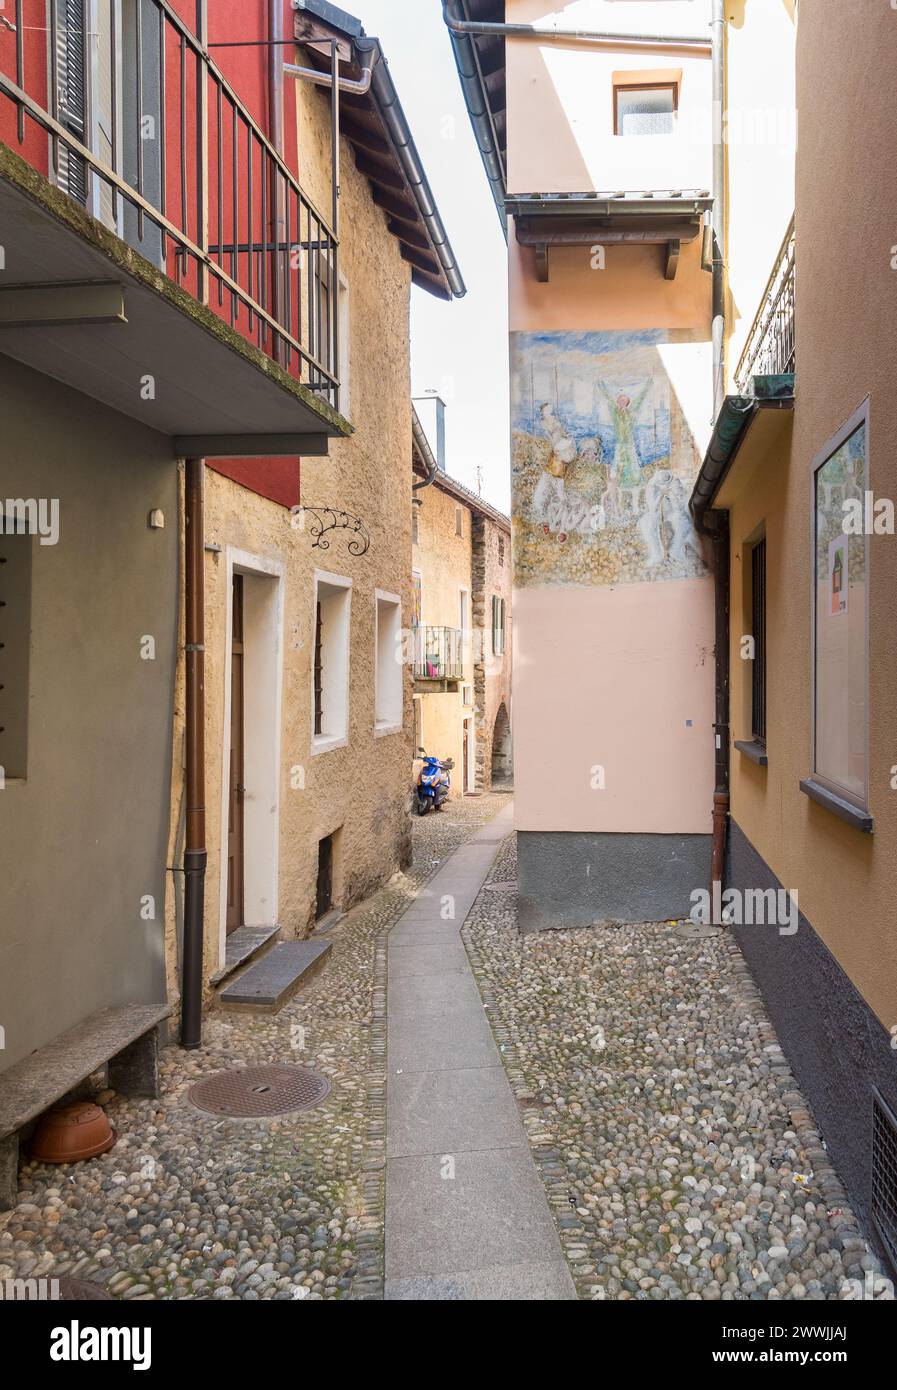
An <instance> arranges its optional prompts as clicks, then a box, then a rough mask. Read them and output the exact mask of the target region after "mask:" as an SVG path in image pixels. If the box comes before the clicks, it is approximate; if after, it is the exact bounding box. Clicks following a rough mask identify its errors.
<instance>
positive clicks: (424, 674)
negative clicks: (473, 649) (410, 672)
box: [414, 625, 464, 681]
mask: <svg viewBox="0 0 897 1390" xmlns="http://www.w3.org/2000/svg"><path fill="white" fill-rule="evenodd" d="M463 675H464V651H463V634H462V632H461V629H460V628H457V627H429V626H427V625H422V626H421V627H418V628H415V630H414V678H415V680H423V681H440V680H442V681H444V680H449V681H452V680H455V681H458V680H461V678H462V676H463Z"/></svg>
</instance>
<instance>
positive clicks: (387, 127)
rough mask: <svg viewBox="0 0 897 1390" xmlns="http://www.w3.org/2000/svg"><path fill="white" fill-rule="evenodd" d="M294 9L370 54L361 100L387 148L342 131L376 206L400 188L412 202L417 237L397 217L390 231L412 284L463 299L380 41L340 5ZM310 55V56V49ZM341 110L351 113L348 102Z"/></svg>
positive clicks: (320, 1) (300, 36) (309, 3)
mask: <svg viewBox="0 0 897 1390" xmlns="http://www.w3.org/2000/svg"><path fill="white" fill-rule="evenodd" d="M294 8H295V10H296V11H297V23H298V22H299V20H298V16H299V15H301V14H305V15H307V16H308V15H310V16H313V17H314V18H315V19H318V20H320V21H321V22H322V23H323V24H326V25H328V26H329V28H330V30H332V31H334V32H339V33H342V34H344V35H346V36H347V37H348V38H349V39H351V41H352V45H353V47H354V48H355V49H356V50H358V51H359V52H362V53H370V52H373V54H374V71H373V78H372V81H371V87H370V92H369V95H368V96H366V97H364V98H361V99H360V100H361V101H362V102H364V103H365V104H368V103H369V104H370V106H371V107H373V109H374V111H375V112H376V117H375V119H376V120H377V121H378V122H379V124H380V126H381V128H382V130H383V131H384V132H385V139H386V141H387V142H388V146H389V148H388V151H385V152H384V153H383V154H382V155H377V156H374V155H372V154H371V152H370V150H369V149H365V147H364V145H363V144H362V145H359V144H358V143H357V142H356V141H354V140H353V136H352V132H351V130H349V131H347V132H346V139H347V140H348V141H349V143H350V144H351V145H352V147H353V149H354V150H355V154H356V161H357V163H358V165H359V168H360V170H361V172H362V173H363V174H365V176H366V177H367V178H368V179H369V181H370V182H371V187H372V189H373V190H374V193H375V201H376V200H377V195H378V193H379V195H380V196H381V197H383V196H385V197H387V199H388V198H389V196H390V195H392V196H393V197H394V196H395V193H396V191H397V190H399V189H401V191H402V195H403V196H407V198H409V199H410V200H411V202H412V203H413V210H412V208H411V207H410V206H409V208H408V212H407V213H405V214H404V218H405V220H406V221H412V226H414V227H417V228H419V231H418V233H417V235H416V236H413V235H410V234H409V233H408V231H407V229H406V228H405V227H403V225H402V218H401V217H400V218H399V220H398V221H396V220H395V213H394V214H393V218H392V219H390V222H389V230H390V233H391V235H393V236H394V237H395V238H396V240H397V241H398V242H399V244H400V246H401V250H402V256H403V258H404V259H405V260H406V261H408V262H409V264H410V265H411V267H412V279H413V280H414V282H415V284H417V285H420V286H421V287H422V288H423V289H426V290H429V291H430V293H432V294H436V295H439V296H440V297H441V298H444V299H452V298H457V299H460V298H462V297H463V296H464V295H465V294H466V293H467V288H466V286H465V284H464V279H463V277H462V275H461V271H460V269H459V267H458V263H457V259H456V257H455V253H454V251H453V249H452V245H451V242H450V241H449V238H448V234H447V232H446V230H445V226H444V224H443V221H442V218H441V216H440V213H439V209H438V207H437V205H436V200H435V198H434V197H433V193H432V190H431V188H430V184H429V181H428V179H427V176H426V173H425V171H424V167H423V164H422V162H421V159H420V156H419V154H418V152H417V147H416V145H415V143H414V138H413V136H412V134H411V130H410V127H409V125H408V121H407V119H406V117H405V113H404V110H403V109H402V104H401V101H400V100H399V96H398V92H397V91H396V88H395V84H394V83H393V80H392V76H391V74H390V71H389V64H388V62H387V60H386V56H385V54H384V52H383V48H382V46H381V44H380V41H379V39H376V38H370V37H368V35H366V34H365V31H364V28H363V26H362V25H361V23H360V21H359V20H357V19H356V18H355V17H354V16H353V15H350V14H348V13H347V12H346V11H345V10H342V9H340V8H339V7H338V6H336V5H332V4H330V3H329V0H294ZM296 37H297V42H299V43H304V44H305V45H306V46H308V44H309V38H308V35H307V34H306V33H302V32H301V31H300V30H298V29H297V35H296ZM310 51H311V52H314V50H313V49H312V50H310ZM320 61H321V60H320V55H317V57H316V62H320ZM345 109H346V110H351V109H352V108H351V106H350V103H349V102H348V101H347V103H346V106H345ZM378 160H382V161H384V162H388V163H389V164H393V165H394V166H395V168H396V172H395V173H394V174H393V173H392V172H391V171H390V170H388V169H382V168H380V167H378V163H377V161H378ZM409 214H410V217H409ZM412 219H413V220H412ZM421 239H423V240H424V241H425V243H426V246H425V248H421V246H420V241H421Z"/></svg>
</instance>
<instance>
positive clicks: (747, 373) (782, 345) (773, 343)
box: [735, 217, 794, 392]
mask: <svg viewBox="0 0 897 1390" xmlns="http://www.w3.org/2000/svg"><path fill="white" fill-rule="evenodd" d="M793 371H794V218H793V217H792V219H791V224H790V226H789V228H788V231H787V233H786V235H785V240H784V241H783V242H782V246H781V249H780V251H779V254H778V256H777V257H776V263H775V265H774V267H773V271H772V274H771V275H770V277H769V282H768V284H767V286H766V289H765V291H764V294H763V298H762V299H761V301H760V308H759V309H758V310H757V316H756V318H755V319H754V322H753V324H752V325H751V331H750V333H749V334H748V337H747V342H746V343H745V347H744V352H743V353H742V354H741V361H740V362H739V363H738V368H737V370H736V372H735V383H736V385H737V387H738V390H739V391H741V392H744V391H745V390H747V389H748V388H749V385H750V378H751V377H753V376H779V375H781V374H782V373H785V372H793Z"/></svg>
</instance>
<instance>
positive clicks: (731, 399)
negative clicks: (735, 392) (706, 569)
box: [688, 375, 794, 536]
mask: <svg viewBox="0 0 897 1390" xmlns="http://www.w3.org/2000/svg"><path fill="white" fill-rule="evenodd" d="M753 381H754V390H755V394H754V395H752V396H725V397H724V398H723V403H722V406H721V407H720V411H719V414H718V415H717V417H716V423H715V425H714V426H713V434H712V436H711V438H710V443H709V445H708V447H707V453H706V454H705V456H704V462H703V463H702V464H701V471H700V472H699V473H698V476H697V479H696V481H695V485H694V489H693V490H692V494H691V498H690V500H689V504H688V509H689V511H690V512H691V515H692V518H693V520H694V523H695V526H696V527H697V529H698V530H699V531H700V532H702V533H703V535H705V536H713V535H715V534H716V529H717V528H716V526H715V525H714V524H712V523H713V522H715V520H716V518H713V517H708V516H707V513H708V512H710V511H711V509H712V508H713V506H714V504H715V502H716V498H717V494H718V493H719V490H720V488H721V487H722V485H723V483H724V482H725V479H726V477H727V475H728V473H729V470H730V469H731V467H732V464H733V463H734V462H735V459H736V458H737V456H738V451H739V449H740V448H741V446H742V444H743V443H744V440H745V437H746V435H747V433H748V430H749V429H750V427H751V425H752V424H753V422H754V419H755V417H756V416H757V415H758V414H759V412H760V411H761V410H793V409H794V377H793V376H790V375H788V376H778V377H754V379H753ZM770 392H775V393H776V394H770Z"/></svg>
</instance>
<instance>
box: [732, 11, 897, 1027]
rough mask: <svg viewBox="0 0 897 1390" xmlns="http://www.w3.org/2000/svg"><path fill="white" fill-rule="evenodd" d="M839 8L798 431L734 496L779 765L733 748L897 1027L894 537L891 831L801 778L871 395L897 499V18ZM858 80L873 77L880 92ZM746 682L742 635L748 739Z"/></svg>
mask: <svg viewBox="0 0 897 1390" xmlns="http://www.w3.org/2000/svg"><path fill="white" fill-rule="evenodd" d="M824 8H825V24H824V26H823V25H822V24H817V25H814V24H812V23H811V22H810V21H809V20H808V17H807V14H804V13H802V16H801V22H802V24H803V26H804V28H803V30H802V34H801V42H800V45H799V50H798V52H799V63H798V75H797V76H798V87H797V90H798V98H799V103H800V107H801V109H802V110H807V111H808V112H809V111H812V112H813V119H812V120H810V119H806V120H804V121H803V123H802V126H801V147H800V159H799V162H798V178H797V222H796V236H797V265H798V270H797V285H798V291H797V335H796V336H797V389H796V407H795V412H794V427H793V437H792V439H791V441H790V445H789V442H788V441H787V440H786V441H785V442H784V443H783V444H781V445H780V446H779V447H778V448H777V449H776V450H774V451H770V452H769V454H768V456H767V457H766V459H765V460H764V461H763V462H762V465H758V466H757V468H756V469H755V470H754V471H752V472H751V473H750V474H749V475H748V474H745V475H744V476H742V475H741V474H740V473H738V472H737V471H736V472H733V475H732V478H731V481H730V482H729V483H728V484H727V485H726V488H725V491H724V492H723V494H721V503H722V504H723V505H729V506H731V512H730V518H731V535H732V555H733V560H732V585H733V588H732V613H733V636H734V632H735V615H742V621H744V618H743V614H744V612H745V601H746V600H745V597H744V595H743V589H742V572H741V565H742V551H741V545H742V542H743V540H744V539H745V538H746V537H749V536H750V535H751V534H752V532H753V530H754V528H755V527H756V526H757V525H758V524H759V523H760V522H761V521H763V520H765V522H766V527H767V537H768V539H767V584H768V600H767V624H768V652H769V655H768V662H769V666H768V672H769V677H768V679H769V683H768V740H767V742H768V753H769V767H768V768H767V769H765V770H764V769H761V768H757V767H755V766H754V765H753V764H749V763H748V760H747V759H746V758H744V757H742V756H741V755H740V754H739V753H737V752H733V765H732V816H733V818H734V819H735V821H737V823H738V825H739V826H740V827H741V829H742V830H743V831H744V833H745V835H746V836H747V837H748V839H749V840H750V841H751V843H752V844H753V845H754V847H755V849H756V850H757V851H758V853H759V854H760V855H761V856H762V857H763V859H764V860H765V861H766V863H767V864H768V865H769V866H770V868H771V869H772V870H773V872H774V873H775V874H776V876H777V877H778V879H779V880H780V881H781V883H782V884H783V885H784V886H785V887H786V888H789V889H793V888H797V889H798V891H799V903H800V909H801V911H802V912H803V913H804V915H805V916H806V917H807V919H808V920H809V921H810V923H811V924H812V926H813V927H814V928H815V930H816V931H817V932H818V934H819V935H820V936H821V937H822V939H823V941H824V942H825V944H826V945H827V946H828V948H829V950H830V951H831V952H832V954H833V955H834V956H835V958H836V959H837V960H838V962H839V963H840V965H841V966H842V968H843V969H844V970H845V971H846V973H847V974H848V975H849V976H850V978H851V979H852V980H853V982H854V984H855V985H856V987H857V988H858V990H859V991H860V993H861V994H862V995H863V996H864V998H865V999H866V1000H867V1001H868V1003H869V1004H870V1006H871V1008H872V1009H873V1010H874V1011H875V1012H876V1014H877V1015H878V1017H879V1018H880V1020H881V1022H882V1024H883V1025H884V1027H885V1028H886V1029H891V1028H893V1027H894V1026H895V1025H897V909H895V905H894V885H895V881H897V790H895V788H894V780H895V767H897V732H895V731H897V623H895V617H894V613H895V595H897V545H895V538H894V537H893V536H891V535H881V536H877V535H873V536H871V537H870V568H869V575H870V588H869V655H870V661H869V773H870V791H869V810H870V811H871V813H872V816H873V818H874V834H872V835H868V834H863V833H861V832H860V831H858V830H856V829H854V828H852V827H851V826H850V825H848V824H847V823H846V822H844V821H841V820H839V819H838V818H837V817H836V816H834V815H833V814H831V813H830V812H829V811H827V810H826V809H824V808H823V807H822V806H820V805H817V804H816V803H814V802H812V801H810V800H809V799H808V798H807V797H806V796H805V795H804V794H803V793H802V792H801V791H800V787H799V783H800V780H801V779H802V778H806V777H808V776H809V774H810V770H811V729H812V701H811V690H812V685H811V679H812V664H811V663H812V656H811V593H810V585H811V561H812V549H811V512H810V504H811V470H812V461H813V459H814V457H815V456H816V454H817V453H818V451H819V450H820V449H821V448H822V447H823V445H825V443H826V442H827V441H828V440H829V439H830V438H831V437H832V436H833V435H834V434H835V433H836V432H837V430H838V429H839V428H840V427H841V426H842V425H843V424H844V423H845V422H846V421H847V420H848V419H850V417H851V416H852V414H853V413H854V411H856V410H857V408H858V407H859V406H860V405H861V404H862V402H863V401H864V400H865V398H866V397H867V396H868V398H869V402H870V405H869V410H870V416H869V440H870V448H869V486H870V487H871V489H872V492H873V494H874V496H875V497H876V498H881V497H890V498H893V497H894V486H895V465H894V459H895V457H897V401H895V396H894V389H893V341H894V329H893V325H894V304H895V298H894V296H895V271H894V269H893V268H892V265H891V255H892V252H891V247H893V245H894V243H895V241H897V237H895V235H894V228H895V226H897V144H895V141H894V139H893V132H892V127H893V120H892V115H893V112H892V91H891V87H890V84H889V82H888V81H887V80H885V73H886V71H887V68H886V60H885V56H884V55H886V54H888V53H889V52H890V51H892V50H893V43H894V14H893V12H892V11H891V10H890V8H889V7H881V9H878V8H876V7H874V6H873V7H868V6H866V5H861V4H859V3H854V2H853V0H850V3H844V4H841V3H839V4H837V5H834V4H833V5H826V6H825V7H824ZM808 13H809V14H812V13H813V9H812V7H810V9H809V11H808ZM833 53H840V54H845V55H846V54H849V55H850V61H849V62H844V63H840V64H838V63H834V64H833V63H832V61H831V59H832V54H833ZM858 73H865V74H867V77H866V79H864V81H863V83H862V88H860V87H859V86H858V78H857V74H858ZM820 91H824V92H825V97H826V100H825V103H824V107H820V104H819V102H818V94H819V92H820ZM860 95H861V96H862V112H861V113H860V110H859V108H858V105H857V103H858V101H859V99H860ZM854 112H855V113H856V118H855V119H849V116H850V114H851V113H854ZM832 209H836V210H837V212H836V215H834V216H833V215H832ZM857 209H862V215H861V216H860V214H859V213H858V212H857ZM744 630H746V631H749V628H746V629H744ZM745 679H746V675H745V672H744V670H743V667H742V663H741V662H740V660H739V657H738V654H737V651H736V650H734V643H733V659H732V686H733V701H732V709H733V725H734V726H735V727H734V731H733V732H734V735H735V737H738V736H744V728H745V723H744V721H745V709H746V706H745V695H744V682H745ZM739 692H740V693H739ZM739 731H740V734H739Z"/></svg>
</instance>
